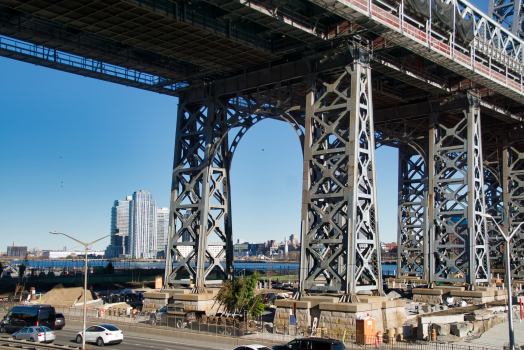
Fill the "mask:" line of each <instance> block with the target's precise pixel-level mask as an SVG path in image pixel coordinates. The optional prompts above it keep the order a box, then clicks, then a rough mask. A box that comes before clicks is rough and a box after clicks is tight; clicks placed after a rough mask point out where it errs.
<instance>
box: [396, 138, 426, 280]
mask: <svg viewBox="0 0 524 350" xmlns="http://www.w3.org/2000/svg"><path fill="white" fill-rule="evenodd" d="M427 186H428V172H427V159H424V157H423V156H421V155H420V154H418V153H416V152H414V151H413V149H411V148H408V147H407V146H401V147H399V180H398V192H399V197H398V236H397V237H398V247H397V267H398V268H397V277H398V278H400V277H401V276H403V275H409V276H421V277H422V278H428V277H427V276H428V271H429V264H428V262H429V239H428V235H427V232H428V218H427V215H428V214H427V204H428V198H427V196H428V191H427Z"/></svg>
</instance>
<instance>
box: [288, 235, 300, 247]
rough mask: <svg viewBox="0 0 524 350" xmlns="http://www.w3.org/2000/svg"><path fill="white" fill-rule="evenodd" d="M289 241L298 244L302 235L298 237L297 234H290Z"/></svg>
mask: <svg viewBox="0 0 524 350" xmlns="http://www.w3.org/2000/svg"><path fill="white" fill-rule="evenodd" d="M289 241H290V242H291V244H294V245H298V244H299V243H300V237H298V236H297V235H295V234H292V235H291V236H289Z"/></svg>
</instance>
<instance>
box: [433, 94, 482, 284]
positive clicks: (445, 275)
mask: <svg viewBox="0 0 524 350" xmlns="http://www.w3.org/2000/svg"><path fill="white" fill-rule="evenodd" d="M468 97H469V100H470V105H469V107H468V108H467V109H465V110H464V111H463V113H460V114H453V115H441V116H440V117H438V116H435V115H433V116H432V119H433V120H432V122H433V126H432V128H431V130H430V136H431V137H430V143H429V154H430V155H431V157H429V170H430V172H431V173H430V174H429V178H430V186H429V188H430V193H429V199H430V201H429V206H428V207H429V208H430V211H431V213H430V217H432V220H433V225H432V228H431V229H430V237H431V238H430V240H431V242H432V247H431V253H432V254H431V261H430V269H431V270H430V279H431V280H433V281H447V282H452V281H459V282H467V283H470V284H473V283H476V282H486V281H488V278H489V263H488V256H489V254H488V245H487V243H488V237H487V227H486V220H485V218H484V217H483V216H482V214H483V212H484V210H485V203H484V171H483V164H482V138H481V134H480V130H481V129H480V108H479V101H478V98H477V97H476V96H472V95H469V96H468ZM431 141H432V142H431Z"/></svg>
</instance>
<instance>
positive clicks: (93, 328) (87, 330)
mask: <svg viewBox="0 0 524 350" xmlns="http://www.w3.org/2000/svg"><path fill="white" fill-rule="evenodd" d="M96 328H97V327H96V326H92V327H89V328H88V329H86V332H96Z"/></svg>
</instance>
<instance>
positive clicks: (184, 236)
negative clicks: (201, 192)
mask: <svg viewBox="0 0 524 350" xmlns="http://www.w3.org/2000/svg"><path fill="white" fill-rule="evenodd" d="M190 216H191V210H186V213H185V214H184V219H186V220H187V219H189V217H190ZM182 242H191V234H190V233H189V231H187V230H186V231H185V232H184V233H182Z"/></svg>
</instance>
